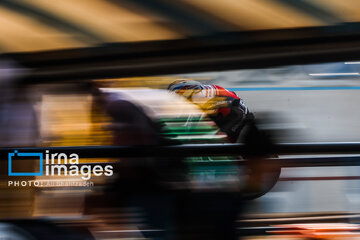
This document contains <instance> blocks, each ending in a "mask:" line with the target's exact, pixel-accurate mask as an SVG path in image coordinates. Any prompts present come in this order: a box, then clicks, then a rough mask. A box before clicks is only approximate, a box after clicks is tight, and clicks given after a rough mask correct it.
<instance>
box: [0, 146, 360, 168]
mask: <svg viewBox="0 0 360 240" xmlns="http://www.w3.org/2000/svg"><path fill="white" fill-rule="evenodd" d="M18 149H19V148H0V156H7V155H8V153H9V152H12V151H14V150H18ZM20 149H21V152H45V151H46V150H49V151H51V152H62V153H65V154H71V153H76V154H78V155H79V156H80V157H82V158H119V157H130V158H131V157H170V158H171V157H172V156H176V157H179V156H183V157H186V156H229V155H234V156H236V155H249V154H251V152H252V150H251V149H249V148H248V146H246V145H245V144H183V145H171V146H77V147H76V146H71V147H29V148H20ZM269 153H271V154H279V155H284V154H286V155H292V154H294V155H296V154H297V155H300V154H301V155H304V154H312V155H314V154H350V153H351V154H360V142H330V143H279V144H275V145H273V146H272V147H271V148H270V149H269ZM269 160H270V159H269ZM272 160H273V161H276V162H277V163H279V164H280V165H281V166H283V167H302V166H355V165H360V156H331V157H314V156H311V157H300V158H299V157H294V158H280V159H277V158H273V159H272ZM229 161H231V160H221V161H216V162H213V163H214V164H216V163H221V162H224V163H225V164H226V162H229ZM234 161H237V162H239V163H240V164H241V163H242V162H243V163H244V164H245V163H246V161H245V160H234ZM232 162H233V161H232ZM200 164H201V163H200ZM203 164H206V163H203ZM210 164H212V163H211V162H210Z"/></svg>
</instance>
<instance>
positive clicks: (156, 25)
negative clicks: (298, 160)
mask: <svg viewBox="0 0 360 240" xmlns="http://www.w3.org/2000/svg"><path fill="white" fill-rule="evenodd" d="M359 7H360V1H357V0H346V1H340V0H326V1H325V0H211V1H204V0H191V1H190V0H177V1H168V0H146V1H145V0H86V1H85V0H72V1H70V0H61V1H60V0H50V1H49V0H1V1H0V32H1V33H0V53H1V55H0V85H1V88H0V145H1V147H2V148H6V147H9V148H11V149H15V148H18V149H21V148H23V147H45V148H46V147H55V146H83V147H84V146H99V145H100V146H109V145H144V144H152V143H154V142H152V140H153V138H151V139H150V138H147V139H146V140H144V141H142V140H143V139H142V140H141V141H140V140H138V139H139V138H138V136H139V135H141V134H142V133H144V132H143V131H146V130H144V129H145V128H142V127H143V125H146V124H147V123H148V122H147V120H144V121H143V122H142V121H141V120H139V121H138V122H136V124H138V125H137V128H134V129H135V130H133V131H131V130H128V132H127V133H126V134H128V135H126V137H123V138H121V139H118V138H117V136H116V132H117V131H119V130H118V128H117V127H118V126H117V125H116V124H115V123H114V119H112V118H111V116H109V113H108V112H107V111H106V109H105V108H106V107H104V101H106V100H104V98H103V96H105V95H104V93H107V94H109V96H108V95H106V98H108V97H109V98H117V97H121V98H126V99H127V100H129V101H130V102H133V103H135V104H136V105H138V106H141V108H143V109H145V110H144V111H145V113H146V114H147V115H148V116H149V118H150V119H156V122H157V123H160V124H161V125H162V126H165V127H164V130H163V131H162V132H161V134H162V136H164V138H165V139H167V140H169V141H170V142H171V143H172V144H173V143H174V142H176V144H177V145H179V144H189V143H197V144H209V143H228V140H227V138H226V135H225V134H224V133H222V132H221V131H220V130H219V128H218V127H217V126H216V124H215V123H214V122H213V121H212V120H211V119H209V118H208V117H207V116H206V114H205V113H204V112H203V111H202V110H201V109H199V108H198V107H197V106H196V105H195V104H193V103H191V102H189V101H187V100H185V99H184V98H181V97H179V96H176V95H174V94H170V93H169V92H168V91H167V87H168V85H169V84H170V83H172V82H173V81H175V80H179V79H186V80H196V81H199V82H201V83H202V84H216V85H219V86H222V87H224V88H226V89H228V90H230V91H234V92H235V93H236V94H237V95H238V96H239V97H240V98H241V99H242V100H243V101H244V102H245V104H246V105H247V107H248V108H249V110H250V111H251V112H253V113H254V115H255V117H256V116H257V115H259V116H262V114H264V113H267V114H268V115H267V116H271V118H272V121H273V123H272V124H271V125H270V126H268V127H269V128H270V129H272V130H282V131H280V133H278V134H277V135H276V139H275V141H276V142H275V143H280V142H282V143H289V142H291V143H298V142H307V143H310V142H357V141H359V138H360V121H359V120H360V108H359V107H358V105H359V104H358V103H359V101H360V96H359V94H358V93H359V90H360V84H359V81H360V62H358V61H357V60H358V59H360V23H359V22H360V15H359V13H358V8H359ZM125 112H126V111H125ZM122 114H123V115H126V113H124V112H122ZM137 131H139V132H137ZM135 133H136V134H135ZM139 133H140V134H139ZM137 134H138V135H137ZM141 136H142V135H141ZM149 139H150V140H149ZM156 143H157V142H156ZM4 152H5V150H4ZM344 154H347V153H342V155H338V156H343V155H344ZM299 156H300V153H299V154H297V155H296V156H295V157H299ZM307 156H308V157H314V156H320V155H311V156H309V155H307ZM322 156H327V155H322ZM347 156H349V154H347ZM351 156H354V157H358V155H357V154H353V155H351ZM1 157H2V158H3V159H2V160H3V161H2V162H1V163H0V169H1V172H0V174H1V176H0V217H1V223H0V239H1V238H4V239H5V238H6V239H55V237H58V238H59V239H66V238H71V237H73V238H74V239H92V238H95V239H148V238H149V239H151V238H153V239H195V238H200V239H202V238H204V239H205V238H206V239H227V238H228V239H231V238H243V239H277V238H279V237H283V238H289V237H296V238H299V239H309V238H310V239H311V238H322V239H327V238H338V239H345V238H349V239H350V238H352V239H355V238H357V237H359V233H358V229H359V224H360V222H359V202H360V195H359V194H360V189H359V184H360V181H359V180H360V177H359V173H358V172H359V170H360V168H359V167H358V166H351V167H344V166H341V165H342V164H341V162H339V164H338V165H339V166H333V167H297V168H283V169H282V172H281V175H280V177H279V179H278V181H277V183H276V185H275V186H274V188H272V190H271V191H270V192H268V193H266V194H265V195H263V196H261V197H259V198H257V199H253V200H251V201H248V200H244V199H243V198H242V197H241V195H242V193H238V189H239V186H241V185H242V184H243V182H244V181H245V180H244V177H243V175H244V173H243V172H242V171H245V170H244V169H242V168H241V169H240V170H239V168H238V166H237V165H236V163H235V162H236V161H235V160H237V159H238V158H236V157H229V156H220V157H219V156H217V157H208V156H203V157H187V158H185V159H181V157H179V156H170V155H169V156H166V157H163V159H162V160H161V161H160V162H161V163H160V164H159V163H157V162H156V161H155V160H154V159H152V158H150V157H147V158H143V159H139V158H135V159H132V158H131V159H129V158H105V157H102V158H100V157H99V158H81V156H80V162H81V163H83V164H87V163H103V164H106V163H111V164H115V165H114V166H116V167H115V168H116V169H117V168H119V169H120V170H119V171H118V172H116V174H115V175H114V176H113V177H109V178H106V177H104V176H102V177H98V176H93V177H92V178H91V181H92V183H93V184H94V186H90V187H88V186H86V187H84V186H77V187H74V186H61V187H59V186H47V187H35V186H25V187H21V186H19V187H14V186H9V181H43V182H46V181H53V182H64V181H74V182H78V183H79V184H81V183H82V182H84V181H83V180H82V179H81V178H80V177H72V178H70V177H69V176H59V177H47V176H40V177H12V176H8V161H7V160H8V159H7V155H6V154H5V155H1ZM286 157H288V156H279V158H280V159H281V158H286ZM164 159H165V160H164ZM179 159H180V160H179ZM129 160H130V161H132V162H133V164H128V162H129ZM169 160H170V161H172V162H174V164H167V163H166V164H164V162H166V161H169ZM221 161H223V162H221ZM224 161H225V162H226V161H227V162H230V163H231V164H225V165H226V166H224V164H223V163H224ZM232 161H233V162H232ZM344 161H346V159H345V160H344ZM124 162H125V163H124ZM154 162H155V163H154ZM184 162H185V164H184ZM143 165H146V167H144V166H143ZM184 165H186V166H184ZM14 167H16V168H17V170H19V171H26V170H29V169H30V171H32V170H34V169H37V168H38V165H37V164H36V163H35V162H33V161H29V160H19V161H18V162H17V164H16V165H15V166H14ZM121 169H122V170H121ZM124 169H125V170H124ZM139 169H140V170H139ZM154 169H155V170H154ZM152 171H154V172H156V174H159V175H160V176H161V181H159V182H161V184H160V185H161V188H159V186H158V185H156V186H153V185H151V184H149V186H148V185H147V184H148V182H151V180H154V179H153V178H152V175H151V176H150V177H149V176H147V174H148V172H151V173H153V172H152ZM185 173H186V174H185ZM184 175H186V176H184ZM123 176H125V177H124V178H123ZM239 176H240V177H239ZM129 179H131V181H130V183H129ZM134 179H136V181H135V180H134ZM149 179H150V180H149ZM154 181H155V180H154ZM164 186H166V187H164ZM164 188H165V190H164ZM234 216H235V217H234ZM214 218H217V220H216V221H215V222H212V221H211V220H213V219H214ZM188 219H192V220H193V222H192V221H189V223H190V224H188V225H193V226H191V227H189V226H188V225H187V224H186V222H187V220H188ZM207 220H208V221H207ZM37 221H39V222H37ZM184 222H185V223H184ZM303 223H306V224H308V225H300V224H303ZM315 223H322V225H316V224H315ZM330 223H333V224H330ZM47 224H51V226H47ZM217 224H219V225H217ZM294 224H295V225H294ZM296 224H297V225H296ZM223 225H224V226H223ZM192 227H193V228H192ZM64 229H66V230H69V231H70V232H69V233H66V234H68V235H62V234H65V233H64V232H63V231H65V230H64ZM174 229H175V230H174ZM179 229H180V230H179ZM199 229H200V230H199ZM209 229H213V231H214V233H215V234H213V235H212V233H211V232H209V233H208V234H207V233H206V232H207V231H209ZM214 229H215V230H214ZM217 229H218V230H217ZM232 231H234V232H235V233H236V235H235V236H233V235H232ZM229 232H231V233H229Z"/></svg>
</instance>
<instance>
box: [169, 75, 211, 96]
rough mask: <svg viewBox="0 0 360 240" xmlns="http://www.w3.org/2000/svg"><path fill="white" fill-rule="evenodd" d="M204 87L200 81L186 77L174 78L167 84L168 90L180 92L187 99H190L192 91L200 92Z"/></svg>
mask: <svg viewBox="0 0 360 240" xmlns="http://www.w3.org/2000/svg"><path fill="white" fill-rule="evenodd" d="M204 88H205V87H204V85H203V84H201V83H200V82H197V81H194V80H187V79H179V80H176V81H174V82H172V83H171V84H170V85H169V86H168V90H169V91H172V92H175V93H177V94H180V95H182V96H184V97H186V98H188V99H191V98H192V96H193V94H194V93H197V92H200V91H202V90H203V89H204Z"/></svg>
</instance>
